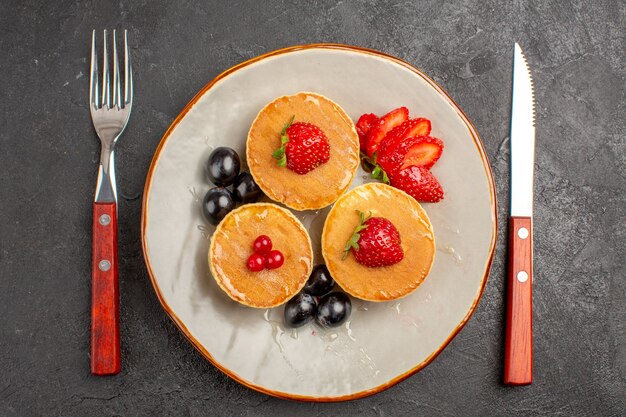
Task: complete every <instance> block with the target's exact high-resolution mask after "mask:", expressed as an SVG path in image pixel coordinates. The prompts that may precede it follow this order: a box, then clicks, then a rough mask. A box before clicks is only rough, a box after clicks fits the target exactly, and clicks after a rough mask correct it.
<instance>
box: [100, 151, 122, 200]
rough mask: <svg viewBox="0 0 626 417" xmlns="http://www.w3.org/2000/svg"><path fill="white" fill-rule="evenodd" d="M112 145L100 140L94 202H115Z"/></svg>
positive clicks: (115, 190) (115, 191)
mask: <svg viewBox="0 0 626 417" xmlns="http://www.w3.org/2000/svg"><path fill="white" fill-rule="evenodd" d="M113 145H114V144H108V143H105V142H102V146H101V150H100V167H99V168H98V182H97V184H96V196H95V202H96V203H117V187H116V185H115V157H114V154H113Z"/></svg>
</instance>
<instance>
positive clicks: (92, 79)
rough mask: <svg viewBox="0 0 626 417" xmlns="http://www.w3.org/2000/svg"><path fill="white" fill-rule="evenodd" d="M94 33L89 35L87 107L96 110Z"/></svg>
mask: <svg viewBox="0 0 626 417" xmlns="http://www.w3.org/2000/svg"><path fill="white" fill-rule="evenodd" d="M96 55H97V54H96V31H95V29H94V30H93V32H92V33H91V69H90V70H89V105H90V106H91V107H92V108H94V109H97V108H98V106H99V103H98V57H97V56H96Z"/></svg>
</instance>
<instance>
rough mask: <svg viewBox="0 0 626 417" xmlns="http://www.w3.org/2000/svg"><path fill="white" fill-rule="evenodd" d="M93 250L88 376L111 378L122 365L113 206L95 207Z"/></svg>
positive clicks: (114, 210) (115, 222) (97, 204)
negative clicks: (106, 376) (89, 364)
mask: <svg viewBox="0 0 626 417" xmlns="http://www.w3.org/2000/svg"><path fill="white" fill-rule="evenodd" d="M92 246H93V252H92V256H93V258H92V274H91V282H92V284H91V297H92V298H91V301H92V302H91V373H92V374H94V375H114V374H117V373H118V372H119V371H120V362H121V360H120V326H119V315H120V313H119V311H120V305H119V289H118V283H117V210H116V204H115V203H94V205H93V243H92Z"/></svg>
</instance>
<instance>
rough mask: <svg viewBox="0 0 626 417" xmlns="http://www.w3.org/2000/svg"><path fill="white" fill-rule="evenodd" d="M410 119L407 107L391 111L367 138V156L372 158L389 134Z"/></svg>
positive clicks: (372, 129)
mask: <svg viewBox="0 0 626 417" xmlns="http://www.w3.org/2000/svg"><path fill="white" fill-rule="evenodd" d="M408 118H409V110H408V109H407V108H406V107H399V108H397V109H395V110H392V111H390V112H389V113H387V114H386V115H384V116H383V117H381V118H380V120H378V121H377V122H376V123H374V125H373V126H372V127H371V129H370V130H369V132H368V133H367V137H366V142H367V144H366V149H365V153H366V154H367V156H370V157H371V156H372V155H373V154H374V152H376V150H377V149H378V145H379V144H380V142H381V141H382V140H383V138H384V137H385V135H386V134H387V132H389V131H390V130H391V129H393V128H394V127H396V126H399V125H401V124H402V123H403V122H404V121H406V120H407V119H408Z"/></svg>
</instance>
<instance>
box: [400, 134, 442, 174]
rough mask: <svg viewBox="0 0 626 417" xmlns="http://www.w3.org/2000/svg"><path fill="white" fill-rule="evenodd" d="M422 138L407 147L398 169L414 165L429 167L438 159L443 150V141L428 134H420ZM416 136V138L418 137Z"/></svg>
mask: <svg viewBox="0 0 626 417" xmlns="http://www.w3.org/2000/svg"><path fill="white" fill-rule="evenodd" d="M419 138H422V140H418V141H416V143H415V144H414V145H412V146H410V147H409V148H408V151H407V153H406V155H404V159H403V161H402V166H401V167H400V169H404V168H406V167H408V166H411V165H415V166H418V167H424V168H426V169H430V168H431V167H432V166H433V165H434V164H435V162H437V161H438V160H439V157H440V156H441V153H442V152H443V142H442V141H441V140H439V139H437V138H433V137H430V136H420V137H419ZM419 138H418V139H419Z"/></svg>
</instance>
